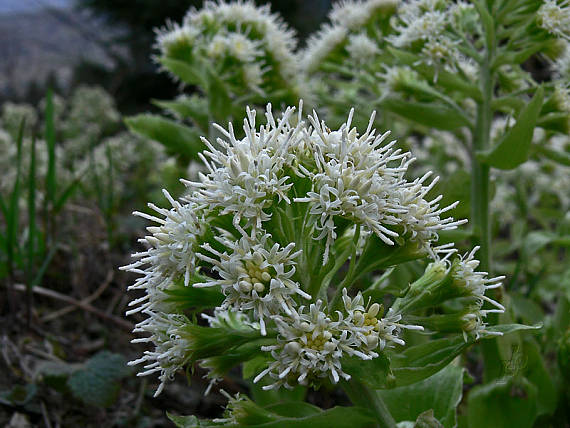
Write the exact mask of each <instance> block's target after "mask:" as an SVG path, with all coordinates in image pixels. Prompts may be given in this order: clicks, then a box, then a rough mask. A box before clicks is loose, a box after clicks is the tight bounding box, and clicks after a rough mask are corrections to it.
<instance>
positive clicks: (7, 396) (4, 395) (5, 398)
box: [0, 383, 38, 406]
mask: <svg viewBox="0 0 570 428" xmlns="http://www.w3.org/2000/svg"><path fill="white" fill-rule="evenodd" d="M37 391H38V388H37V386H36V384H34V383H28V384H26V385H25V386H22V385H15V386H13V387H12V388H11V389H9V390H8V391H0V404H5V405H7V406H24V405H26V404H28V403H29V402H30V401H32V399H33V398H34V397H35V396H36V393H37Z"/></svg>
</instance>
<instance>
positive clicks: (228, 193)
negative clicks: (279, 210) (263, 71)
mask: <svg viewBox="0 0 570 428" xmlns="http://www.w3.org/2000/svg"><path fill="white" fill-rule="evenodd" d="M294 110H295V109H294V108H291V107H289V108H287V109H286V110H285V112H284V113H283V115H282V117H281V118H279V119H277V121H276V120H275V118H274V117H273V114H272V112H271V104H269V105H268V107H267V113H266V118H267V120H268V123H267V125H265V126H261V127H260V130H259V131H257V129H256V123H255V110H250V109H249V108H248V109H247V118H246V119H244V127H243V129H244V132H245V137H244V138H242V139H239V140H238V139H236V137H235V134H234V131H233V127H232V125H231V123H230V124H229V125H228V127H229V129H228V130H227V131H226V130H225V129H223V128H222V127H220V126H217V125H215V126H216V127H217V129H218V130H219V131H220V132H221V133H222V134H223V135H224V137H225V138H226V139H225V140H224V139H221V138H219V139H218V141H217V142H218V147H221V150H220V149H218V148H217V147H215V146H214V145H213V144H212V143H210V142H209V141H208V140H206V139H205V138H203V139H202V141H203V142H204V143H205V144H206V146H207V147H208V149H209V150H207V151H205V152H204V155H201V157H202V160H203V162H204V163H205V165H206V166H207V168H208V170H209V173H208V174H207V175H204V174H201V181H200V182H190V181H186V180H183V182H184V183H185V184H186V185H187V186H189V187H191V188H194V189H197V192H196V193H195V194H194V195H193V196H191V197H190V199H191V200H192V201H194V202H195V203H196V204H199V205H200V204H207V206H208V207H209V208H210V209H220V210H221V214H222V215H224V214H230V213H231V214H233V215H234V226H235V227H236V228H237V229H238V230H240V231H241V232H242V233H243V234H247V233H246V232H245V230H244V227H245V228H247V227H248V226H250V225H253V226H254V228H255V229H259V228H261V224H262V222H264V221H267V220H269V219H270V218H271V214H270V213H269V212H268V210H267V209H268V208H269V207H270V206H271V204H272V203H273V200H274V198H275V197H277V198H279V200H285V201H289V197H288V196H287V193H288V190H289V189H290V188H291V186H292V184H291V183H290V182H289V176H287V175H286V174H285V170H286V167H287V166H290V165H291V164H292V163H293V161H294V160H295V156H294V154H293V153H292V146H293V145H294V144H296V141H297V136H298V135H297V134H298V133H299V131H300V129H301V127H300V126H301V123H300V122H299V123H297V124H296V125H295V126H293V125H292V124H291V122H290V117H291V115H292V114H293V112H294ZM206 157H208V158H209V160H208V159H206ZM242 219H243V220H245V221H246V224H245V226H243V225H241V224H240V222H241V221H242Z"/></svg>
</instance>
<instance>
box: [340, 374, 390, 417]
mask: <svg viewBox="0 0 570 428" xmlns="http://www.w3.org/2000/svg"><path fill="white" fill-rule="evenodd" d="M343 389H344V391H345V392H346V394H347V395H348V397H349V398H350V401H352V404H354V405H355V406H359V407H365V408H368V409H370V410H372V412H374V415H375V416H376V419H377V420H378V425H377V426H378V427H380V428H396V421H395V420H394V418H393V417H392V415H391V414H390V411H389V410H388V407H386V403H384V400H382V398H381V397H380V396H379V395H378V394H377V393H376V391H374V390H373V389H370V388H369V387H367V386H366V385H364V384H363V383H362V382H360V381H359V380H356V379H354V378H352V379H350V381H348V382H344V383H343Z"/></svg>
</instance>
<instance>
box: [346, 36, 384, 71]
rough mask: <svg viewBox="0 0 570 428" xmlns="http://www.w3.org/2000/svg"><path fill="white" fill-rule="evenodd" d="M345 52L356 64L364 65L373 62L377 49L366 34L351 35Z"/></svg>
mask: <svg viewBox="0 0 570 428" xmlns="http://www.w3.org/2000/svg"><path fill="white" fill-rule="evenodd" d="M346 50H347V51H348V54H349V55H350V57H351V58H352V59H353V60H354V61H355V62H356V63H358V64H365V63H368V62H371V61H373V60H374V57H375V56H376V55H377V54H378V52H379V49H378V46H377V45H376V43H375V42H374V40H372V39H371V38H370V37H368V36H367V35H366V34H356V35H351V36H349V38H348V45H347V46H346Z"/></svg>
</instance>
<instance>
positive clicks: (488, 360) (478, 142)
mask: <svg viewBox="0 0 570 428" xmlns="http://www.w3.org/2000/svg"><path fill="white" fill-rule="evenodd" d="M494 50H495V49H494V46H486V55H485V58H484V60H483V62H482V63H481V67H480V82H481V93H482V100H481V102H479V103H478V105H477V119H476V123H475V132H474V135H473V149H472V152H471V222H472V224H473V228H474V232H475V233H474V236H475V244H477V245H479V246H481V249H480V250H479V252H478V254H477V256H478V259H479V260H480V270H481V271H485V272H489V273H490V274H491V273H492V266H491V221H490V217H491V216H490V207H489V203H490V192H489V187H490V186H489V166H488V165H485V164H483V163H481V162H479V161H478V160H477V158H476V156H475V153H476V152H478V151H484V150H487V149H489V148H490V145H491V121H492V120H493V109H492V102H493V86H494V84H495V82H494V78H493V75H492V72H491V64H492V63H493V56H494ZM489 291H490V293H489V297H491V298H492V299H496V296H495V295H494V294H495V293H493V292H494V291H496V290H489ZM487 321H488V323H489V324H491V325H492V324H496V323H497V321H498V318H497V316H496V314H490V316H489V317H488V319H487ZM482 349H483V358H484V362H485V363H484V367H485V368H484V373H483V377H484V380H485V382H489V381H491V380H492V379H496V378H498V377H500V376H501V371H502V365H501V363H500V361H501V359H500V354H499V348H498V343H497V340H485V341H483V343H482Z"/></svg>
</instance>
